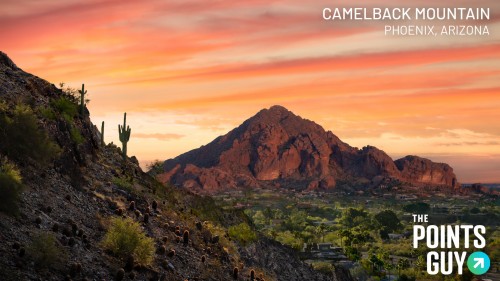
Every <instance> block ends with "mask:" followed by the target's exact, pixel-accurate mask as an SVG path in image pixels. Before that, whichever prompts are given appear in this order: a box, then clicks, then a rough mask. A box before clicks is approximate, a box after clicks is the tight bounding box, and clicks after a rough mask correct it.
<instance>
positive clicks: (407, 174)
mask: <svg viewBox="0 0 500 281" xmlns="http://www.w3.org/2000/svg"><path fill="white" fill-rule="evenodd" d="M164 169H165V173H164V174H163V175H161V176H160V179H161V180H162V181H164V182H170V183H173V184H175V185H179V186H183V187H186V188H190V189H193V190H197V191H204V192H205V191H206V192H213V191H218V190H223V189H228V188H237V187H258V186H263V185H267V184H270V183H274V184H273V185H276V183H279V182H286V183H288V184H294V183H295V185H298V186H302V187H303V188H308V189H310V190H317V189H320V190H328V189H331V188H334V187H335V186H336V182H337V181H338V180H342V181H349V180H353V179H362V180H365V181H368V182H369V181H371V180H372V179H373V178H375V177H380V176H382V177H385V178H392V179H397V180H400V181H402V182H407V183H409V184H412V185H434V186H443V187H449V188H455V187H457V186H458V183H457V180H456V176H455V174H454V173H453V169H452V168H451V167H450V166H449V165H447V164H439V163H433V162H432V161H430V160H427V159H423V158H418V157H414V156H407V157H405V158H402V159H399V160H397V161H393V160H392V159H391V158H390V157H389V156H388V155H387V154H386V153H385V152H384V151H382V150H379V149H377V148H375V147H372V146H366V147H364V148H362V149H357V148H354V147H351V146H349V145H348V144H346V143H344V142H342V141H341V140H340V139H339V138H338V137H337V136H335V135H334V134H333V133H332V132H330V131H325V130H324V129H323V128H322V127H321V126H320V125H318V124H316V123H314V122H312V121H310V120H306V119H303V118H301V117H299V116H297V115H295V114H293V113H292V112H290V111H288V110H287V109H286V108H284V107H281V106H273V107H271V108H269V109H263V110H261V111H260V112H258V113H257V114H256V115H255V116H253V117H251V118H250V119H248V120H246V121H245V122H243V124H241V125H240V126H239V127H237V128H235V129H234V130H232V131H230V132H229V133H228V134H226V135H224V136H221V137H218V138H216V139H215V140H213V141H212V142H211V143H209V144H207V145H205V146H202V147H200V148H198V149H195V150H192V151H189V152H187V153H184V154H182V155H180V156H178V157H176V158H174V159H169V160H167V161H165V163H164Z"/></svg>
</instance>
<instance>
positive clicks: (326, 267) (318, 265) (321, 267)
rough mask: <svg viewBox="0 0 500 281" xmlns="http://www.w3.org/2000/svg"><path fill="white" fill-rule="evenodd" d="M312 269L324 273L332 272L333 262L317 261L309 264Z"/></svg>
mask: <svg viewBox="0 0 500 281" xmlns="http://www.w3.org/2000/svg"><path fill="white" fill-rule="evenodd" d="M311 265H312V267H313V268H314V270H317V271H319V272H322V273H325V274H332V272H333V264H332V263H330V262H325V261H318V262H314V263H312V264H311Z"/></svg>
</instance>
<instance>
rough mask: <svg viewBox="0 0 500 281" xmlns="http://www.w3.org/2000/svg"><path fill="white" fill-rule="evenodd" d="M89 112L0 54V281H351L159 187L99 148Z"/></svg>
mask: <svg viewBox="0 0 500 281" xmlns="http://www.w3.org/2000/svg"><path fill="white" fill-rule="evenodd" d="M82 109H83V110H82ZM89 115H90V112H89V111H88V110H87V109H86V108H85V107H83V108H81V107H80V105H79V104H78V99H76V98H75V97H74V95H73V94H71V91H69V93H68V91H62V90H61V89H57V88H56V87H55V86H54V85H52V84H50V83H48V82H47V81H44V80H42V79H40V78H38V77H36V76H33V75H31V74H28V73H25V72H23V71H22V70H21V69H19V68H18V67H17V66H16V65H15V64H14V63H13V62H12V61H11V60H10V59H9V58H8V57H7V56H6V55H5V54H4V53H1V52H0V194H2V197H0V279H1V280H179V281H183V280H214V281H215V280H234V279H238V280H247V279H249V276H250V274H251V273H252V272H254V275H255V276H256V278H255V280H350V277H349V274H348V273H347V272H345V271H342V270H341V269H338V270H337V271H336V272H335V273H334V275H333V277H331V276H326V275H323V274H321V273H318V272H315V271H313V270H312V269H310V268H309V267H308V266H306V265H305V264H303V263H302V262H300V261H299V260H298V259H297V258H296V257H295V256H294V255H293V252H290V250H289V249H288V248H285V247H283V246H281V245H279V244H276V243H272V242H269V241H267V240H265V239H261V238H259V236H258V234H256V233H255V232H254V231H253V229H252V227H251V223H250V222H249V221H248V219H247V218H246V216H245V215H244V214H243V213H241V212H239V211H237V210H233V209H228V210H223V209H221V208H220V207H218V206H217V205H216V204H215V202H214V201H212V200H211V199H210V198H207V197H202V196H199V195H196V194H193V193H191V192H189V191H186V190H179V189H177V188H173V187H170V186H163V185H161V184H160V183H159V182H157V181H156V180H155V179H154V178H152V177H151V176H149V175H147V174H146V173H144V172H143V171H142V170H141V168H140V167H139V166H138V164H137V160H136V159H135V158H134V157H132V158H129V157H126V158H125V159H123V158H122V155H121V152H120V149H119V148H117V147H116V146H115V145H113V144H108V145H104V144H102V143H101V140H100V133H99V131H98V130H97V129H96V127H95V126H94V125H93V124H92V123H91V122H90V119H89ZM113 126H114V125H113ZM131 141H133V133H132V135H131ZM228 228H230V229H232V232H229V231H228ZM229 233H231V235H230V234H229ZM249 237H250V238H249ZM268 245H271V246H272V248H271V249H272V253H271V254H272V256H273V260H268V261H267V262H265V263H263V262H262V259H263V258H264V257H267V256H269V255H270V252H269V251H270V248H269V247H268ZM282 262H283V263H291V264H293V268H289V267H286V266H284V265H283V264H280V263H282Z"/></svg>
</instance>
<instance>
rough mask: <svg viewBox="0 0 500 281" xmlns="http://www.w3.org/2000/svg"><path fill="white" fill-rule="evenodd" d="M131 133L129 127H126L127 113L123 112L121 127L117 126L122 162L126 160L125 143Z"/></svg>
mask: <svg viewBox="0 0 500 281" xmlns="http://www.w3.org/2000/svg"><path fill="white" fill-rule="evenodd" d="M131 131H132V129H130V126H127V113H126V112H125V113H124V114H123V126H122V125H118V135H119V137H120V141H121V143H122V154H123V159H124V160H125V159H126V158H127V143H128V141H129V140H130V132H131Z"/></svg>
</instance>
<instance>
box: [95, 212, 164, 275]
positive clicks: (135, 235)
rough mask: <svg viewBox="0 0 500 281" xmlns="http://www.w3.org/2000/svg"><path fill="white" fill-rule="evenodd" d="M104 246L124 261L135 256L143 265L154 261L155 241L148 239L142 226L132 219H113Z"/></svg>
mask: <svg viewBox="0 0 500 281" xmlns="http://www.w3.org/2000/svg"><path fill="white" fill-rule="evenodd" d="M103 246H104V247H105V248H106V249H108V250H110V251H111V252H113V253H114V254H115V255H117V256H118V257H120V258H122V259H126V258H127V257H129V256H131V255H132V256H133V257H134V259H135V260H136V261H137V262H138V263H140V264H143V265H149V264H151V262H152V261H153V257H154V252H155V247H154V241H153V239H151V238H149V237H146V235H145V234H144V232H143V231H142V229H141V226H140V225H139V224H138V223H137V222H135V221H133V220H132V219H130V218H125V219H124V218H112V219H111V223H110V227H109V229H108V231H107V232H106V235H105V237H104V240H103Z"/></svg>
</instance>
